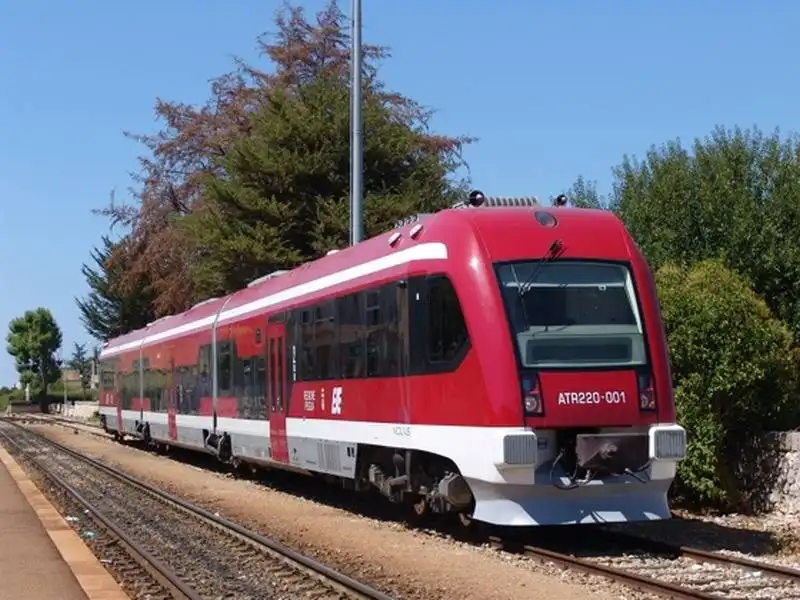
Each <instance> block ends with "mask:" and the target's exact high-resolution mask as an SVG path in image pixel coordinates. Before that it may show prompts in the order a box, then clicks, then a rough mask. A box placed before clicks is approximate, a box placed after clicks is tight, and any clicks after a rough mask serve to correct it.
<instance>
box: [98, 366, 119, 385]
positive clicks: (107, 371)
mask: <svg viewBox="0 0 800 600" xmlns="http://www.w3.org/2000/svg"><path fill="white" fill-rule="evenodd" d="M100 370H101V373H102V376H101V380H102V386H103V389H104V390H109V391H110V390H114V389H116V386H115V385H114V363H111V362H104V363H101V364H100Z"/></svg>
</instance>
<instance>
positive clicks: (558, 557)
mask: <svg viewBox="0 0 800 600" xmlns="http://www.w3.org/2000/svg"><path fill="white" fill-rule="evenodd" d="M36 421H37V422H47V421H50V422H56V423H57V424H59V425H65V426H71V425H74V423H72V422H70V421H69V420H67V419H53V418H52V417H45V418H43V419H37V420H36ZM81 425H82V424H81ZM87 427H89V428H91V429H96V430H97V434H98V435H102V436H106V434H104V432H103V431H102V429H101V428H99V427H96V428H93V427H92V426H87ZM90 432H91V430H90ZM70 452H71V451H70ZM558 537H559V541H557V542H546V543H544V544H542V543H537V544H535V545H532V544H525V543H522V542H520V541H519V540H517V539H515V538H510V537H503V538H501V537H496V536H491V537H490V538H489V540H490V543H491V544H492V545H494V546H495V547H497V548H500V549H503V550H507V551H510V552H514V553H521V554H523V555H525V556H527V557H530V558H532V559H535V560H537V561H540V562H550V563H555V564H557V565H560V566H562V567H565V568H567V569H572V570H576V571H580V572H583V573H586V574H590V575H594V576H600V577H605V578H608V579H611V580H614V581H616V582H618V583H620V584H623V585H626V586H629V587H632V588H636V589H639V590H641V591H644V592H648V593H651V594H654V595H657V596H661V597H669V598H678V599H694V600H698V599H711V598H714V599H720V598H724V599H726V600H760V599H761V598H770V599H772V598H775V599H779V600H793V599H796V600H800V571H798V570H795V569H789V568H786V567H782V566H777V565H770V564H766V563H762V562H760V561H754V560H749V559H746V558H742V557H736V556H728V555H723V554H718V553H713V552H707V551H704V550H699V549H695V548H690V547H684V546H674V545H670V544H667V543H664V542H659V541H656V540H650V539H646V538H641V537H639V536H633V535H629V534H624V533H619V532H610V531H603V530H602V529H592V535H591V536H587V535H585V534H582V535H580V536H573V535H567V536H563V534H562V535H559V536H558ZM575 548H579V549H580V554H577V553H576V552H574V549H575Z"/></svg>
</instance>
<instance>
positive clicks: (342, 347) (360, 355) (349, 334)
mask: <svg viewBox="0 0 800 600" xmlns="http://www.w3.org/2000/svg"><path fill="white" fill-rule="evenodd" d="M363 298H364V296H363V295H362V294H360V293H357V294H349V295H347V296H344V297H342V298H339V300H338V302H337V314H338V321H339V364H340V365H341V376H342V379H357V378H359V377H363V376H364V371H365V366H366V365H365V357H364V300H363Z"/></svg>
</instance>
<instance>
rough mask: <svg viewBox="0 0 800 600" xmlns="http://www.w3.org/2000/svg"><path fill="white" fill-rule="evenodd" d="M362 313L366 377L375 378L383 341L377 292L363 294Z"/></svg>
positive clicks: (379, 365)
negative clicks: (364, 326)
mask: <svg viewBox="0 0 800 600" xmlns="http://www.w3.org/2000/svg"><path fill="white" fill-rule="evenodd" d="M364 311H365V317H366V319H365V320H366V328H365V330H364V333H365V334H366V336H365V338H366V339H365V342H366V368H367V371H366V375H367V377H376V376H378V375H380V374H381V373H380V370H381V362H382V361H381V353H382V352H381V350H382V346H383V340H384V335H383V333H384V331H383V323H382V322H381V321H382V319H381V317H382V315H381V312H382V311H381V304H380V296H379V294H378V292H377V291H375V290H370V291H368V292H366V293H365V294H364Z"/></svg>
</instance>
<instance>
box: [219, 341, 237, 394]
mask: <svg viewBox="0 0 800 600" xmlns="http://www.w3.org/2000/svg"><path fill="white" fill-rule="evenodd" d="M232 367H233V347H232V344H231V343H230V342H220V343H218V344H217V390H218V393H219V395H220V396H230V395H231V393H232V391H233V390H232V389H231V387H232V385H231V383H232V381H231V379H232V377H231V376H232V374H233V369H232Z"/></svg>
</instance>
